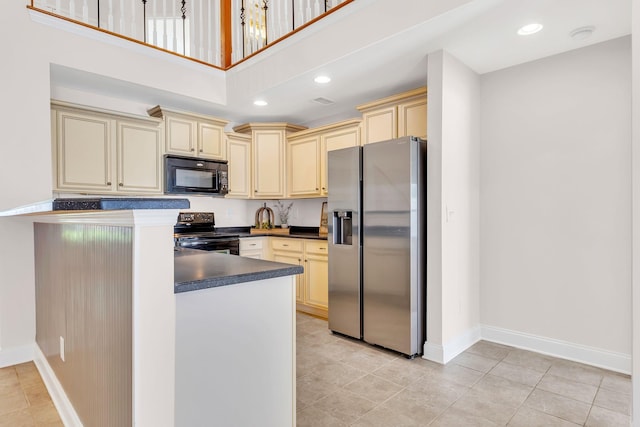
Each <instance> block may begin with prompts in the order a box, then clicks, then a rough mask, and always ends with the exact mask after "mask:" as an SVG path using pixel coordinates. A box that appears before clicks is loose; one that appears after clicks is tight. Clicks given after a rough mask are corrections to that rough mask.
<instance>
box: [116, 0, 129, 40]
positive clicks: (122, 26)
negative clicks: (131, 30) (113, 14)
mask: <svg viewBox="0 0 640 427" xmlns="http://www.w3.org/2000/svg"><path fill="white" fill-rule="evenodd" d="M118 12H120V19H119V20H118V21H119V23H120V34H124V35H127V30H126V28H125V21H124V0H120V10H118Z"/></svg>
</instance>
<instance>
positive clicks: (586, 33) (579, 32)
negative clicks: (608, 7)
mask: <svg viewBox="0 0 640 427" xmlns="http://www.w3.org/2000/svg"><path fill="white" fill-rule="evenodd" d="M595 30H596V27H594V26H593V25H589V26H586V27H580V28H576V29H575V30H573V31H571V32H570V33H569V35H570V36H571V38H572V39H574V40H584V39H588V38H589V37H591V34H593V32H594V31H595Z"/></svg>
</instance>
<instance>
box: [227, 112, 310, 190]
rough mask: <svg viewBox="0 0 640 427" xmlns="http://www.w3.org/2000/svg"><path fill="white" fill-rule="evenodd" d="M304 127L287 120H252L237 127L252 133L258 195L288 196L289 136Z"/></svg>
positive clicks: (254, 178)
mask: <svg viewBox="0 0 640 427" xmlns="http://www.w3.org/2000/svg"><path fill="white" fill-rule="evenodd" d="M303 129H305V128H304V127H301V126H295V125H290V124H287V123H249V124H246V125H242V126H238V127H235V128H234V131H235V132H239V133H250V134H251V159H252V172H253V196H254V197H256V198H282V197H285V194H286V175H285V165H286V151H285V143H286V137H287V135H288V134H289V133H291V132H294V131H300V130H303Z"/></svg>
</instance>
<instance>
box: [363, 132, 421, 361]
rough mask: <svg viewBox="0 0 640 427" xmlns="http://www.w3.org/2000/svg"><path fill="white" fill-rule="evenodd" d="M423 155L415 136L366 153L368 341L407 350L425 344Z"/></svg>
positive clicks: (367, 148)
mask: <svg viewBox="0 0 640 427" xmlns="http://www.w3.org/2000/svg"><path fill="white" fill-rule="evenodd" d="M421 153H423V154H421ZM421 156H426V152H425V151H422V147H421V146H420V142H419V141H418V140H416V139H410V138H402V139H399V140H394V141H386V142H380V143H374V144H368V145H365V146H364V153H363V209H362V212H363V214H362V215H363V233H362V234H363V236H362V245H363V254H362V257H363V272H362V277H363V331H364V340H365V341H367V342H369V343H371V344H376V345H380V346H382V347H386V348H389V349H392V350H396V351H399V352H401V353H404V354H407V355H415V354H418V353H421V346H422V344H423V342H421V341H422V338H421V336H422V334H423V328H422V326H423V323H424V322H423V320H422V319H423V316H424V307H423V304H422V299H423V298H424V296H423V292H424V291H423V288H424V258H423V250H422V246H423V243H424V241H423V238H422V230H423V227H422V225H421V224H422V218H421V217H422V216H423V213H422V212H421V205H422V202H421V201H422V200H423V199H422V194H423V193H424V188H423V182H424V175H423V171H422V167H423V165H424V163H423V158H422V157H421Z"/></svg>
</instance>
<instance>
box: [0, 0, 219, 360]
mask: <svg viewBox="0 0 640 427" xmlns="http://www.w3.org/2000/svg"><path fill="white" fill-rule="evenodd" d="M29 3H30V2H28V1H26V0H25V1H11V2H6V4H4V7H3V10H2V14H0V34H2V36H3V39H4V40H5V41H6V42H5V43H4V45H3V48H2V56H3V61H4V62H3V63H4V64H10V65H7V66H3V67H0V93H2V96H3V101H4V102H2V104H0V126H1V128H2V131H3V138H2V141H1V142H0V159H3V162H2V167H1V168H0V181H1V182H3V183H8V184H7V185H4V186H3V187H2V191H1V193H0V196H2V197H0V211H2V210H6V209H10V208H14V207H17V206H22V205H27V204H31V203H34V202H38V201H42V200H46V199H49V198H51V196H52V193H51V189H52V177H51V166H52V165H51V137H50V108H49V101H50V95H51V94H50V64H51V63H53V64H59V65H62V66H65V67H71V68H75V69H78V70H82V71H86V72H90V73H96V74H100V75H103V76H107V77H110V78H114V79H120V80H123V81H129V82H132V83H135V84H139V85H143V86H147V87H151V88H156V89H161V90H164V91H170V92H175V93H180V94H183V95H186V96H191V97H193V98H196V99H204V100H207V101H210V102H224V101H225V100H226V92H225V91H226V88H225V84H224V83H225V82H224V73H223V72H221V71H218V70H214V69H212V68H210V67H205V66H199V65H197V64H193V63H192V62H191V61H187V60H180V59H177V58H174V57H173V56H171V55H159V53H155V52H154V53H152V54H146V53H144V52H146V51H150V50H149V49H146V51H145V50H144V49H143V48H141V47H140V48H139V49H133V50H131V49H129V50H128V49H123V48H122V43H124V42H122V41H115V42H114V43H110V42H107V43H105V42H104V40H106V39H107V38H106V37H105V36H104V35H99V34H98V33H97V32H95V31H90V30H85V29H82V28H80V27H77V26H73V27H72V28H73V29H74V31H76V32H80V33H83V34H92V36H91V37H78V35H76V34H73V33H71V32H68V31H64V30H61V29H57V28H53V27H50V26H47V25H43V24H41V23H36V22H34V21H32V19H31V18H30V14H29V13H28V11H27V9H26V5H27V4H29ZM40 16H42V15H40ZM57 21H59V20H57ZM60 22H62V21H59V23H60ZM96 37H97V39H96ZM111 39H113V38H110V39H109V40H111ZM169 57H170V58H169ZM115 58H117V60H116V59H115ZM185 69H188V72H185ZM0 235H2V237H3V240H4V241H5V242H7V241H10V242H11V245H10V246H7V245H3V249H2V251H3V253H2V256H0V309H1V310H2V312H1V313H0V331H1V333H0V362H2V363H5V362H6V363H11V360H13V362H14V363H16V362H18V361H20V359H21V357H22V356H21V355H22V354H23V353H24V352H23V350H22V349H23V347H22V346H23V344H25V343H33V342H34V338H35V324H34V321H33V316H34V315H33V312H34V304H35V301H34V296H33V295H34V279H33V274H34V273H33V250H32V247H33V238H32V232H31V231H30V229H29V230H25V229H22V228H20V227H15V226H14V225H13V223H12V222H11V220H1V221H0Z"/></svg>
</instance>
